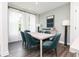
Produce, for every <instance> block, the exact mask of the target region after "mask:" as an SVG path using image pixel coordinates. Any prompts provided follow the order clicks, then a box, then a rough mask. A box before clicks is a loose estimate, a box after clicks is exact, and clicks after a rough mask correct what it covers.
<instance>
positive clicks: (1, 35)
mask: <svg viewBox="0 0 79 59" xmlns="http://www.w3.org/2000/svg"><path fill="white" fill-rule="evenodd" d="M7 8H8V5H7V2H0V55H1V56H6V55H8V54H9V52H8V20H7V11H8V9H7Z"/></svg>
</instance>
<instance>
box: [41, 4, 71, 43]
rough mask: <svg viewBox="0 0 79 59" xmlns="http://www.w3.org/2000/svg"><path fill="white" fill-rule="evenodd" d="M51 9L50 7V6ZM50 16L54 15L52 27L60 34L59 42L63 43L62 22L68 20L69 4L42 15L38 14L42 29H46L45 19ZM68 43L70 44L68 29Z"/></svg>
mask: <svg viewBox="0 0 79 59" xmlns="http://www.w3.org/2000/svg"><path fill="white" fill-rule="evenodd" d="M51 7H52V6H51ZM50 15H55V20H54V26H55V27H56V28H57V30H58V31H59V32H61V34H62V35H61V39H60V42H61V43H63V42H64V26H63V25H62V21H63V20H65V19H68V20H70V4H69V3H68V4H65V5H63V6H60V7H58V8H55V9H53V10H49V11H48V12H45V13H43V14H40V24H41V25H42V27H43V28H46V19H47V17H48V16H50ZM67 40H68V43H70V31H69V28H68V37H67Z"/></svg>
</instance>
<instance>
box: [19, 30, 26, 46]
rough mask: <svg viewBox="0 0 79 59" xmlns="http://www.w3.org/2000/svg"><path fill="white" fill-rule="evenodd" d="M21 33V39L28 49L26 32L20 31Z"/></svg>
mask: <svg viewBox="0 0 79 59" xmlns="http://www.w3.org/2000/svg"><path fill="white" fill-rule="evenodd" d="M20 33H21V37H22V44H23V45H25V47H26V38H25V35H24V32H22V31H20Z"/></svg>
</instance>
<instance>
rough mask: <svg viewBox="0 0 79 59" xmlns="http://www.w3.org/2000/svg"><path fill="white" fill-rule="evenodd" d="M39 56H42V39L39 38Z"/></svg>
mask: <svg viewBox="0 0 79 59" xmlns="http://www.w3.org/2000/svg"><path fill="white" fill-rule="evenodd" d="M40 57H42V40H40Z"/></svg>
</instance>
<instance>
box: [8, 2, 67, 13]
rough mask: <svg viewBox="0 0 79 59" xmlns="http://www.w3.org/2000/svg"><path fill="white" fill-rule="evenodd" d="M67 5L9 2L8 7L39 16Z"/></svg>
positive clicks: (62, 3)
mask: <svg viewBox="0 0 79 59" xmlns="http://www.w3.org/2000/svg"><path fill="white" fill-rule="evenodd" d="M67 3H68V2H10V3H9V6H11V7H15V8H18V9H21V10H24V11H28V12H31V13H34V14H41V13H44V12H46V11H49V10H51V9H54V8H57V7H59V6H62V5H64V4H67Z"/></svg>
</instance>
